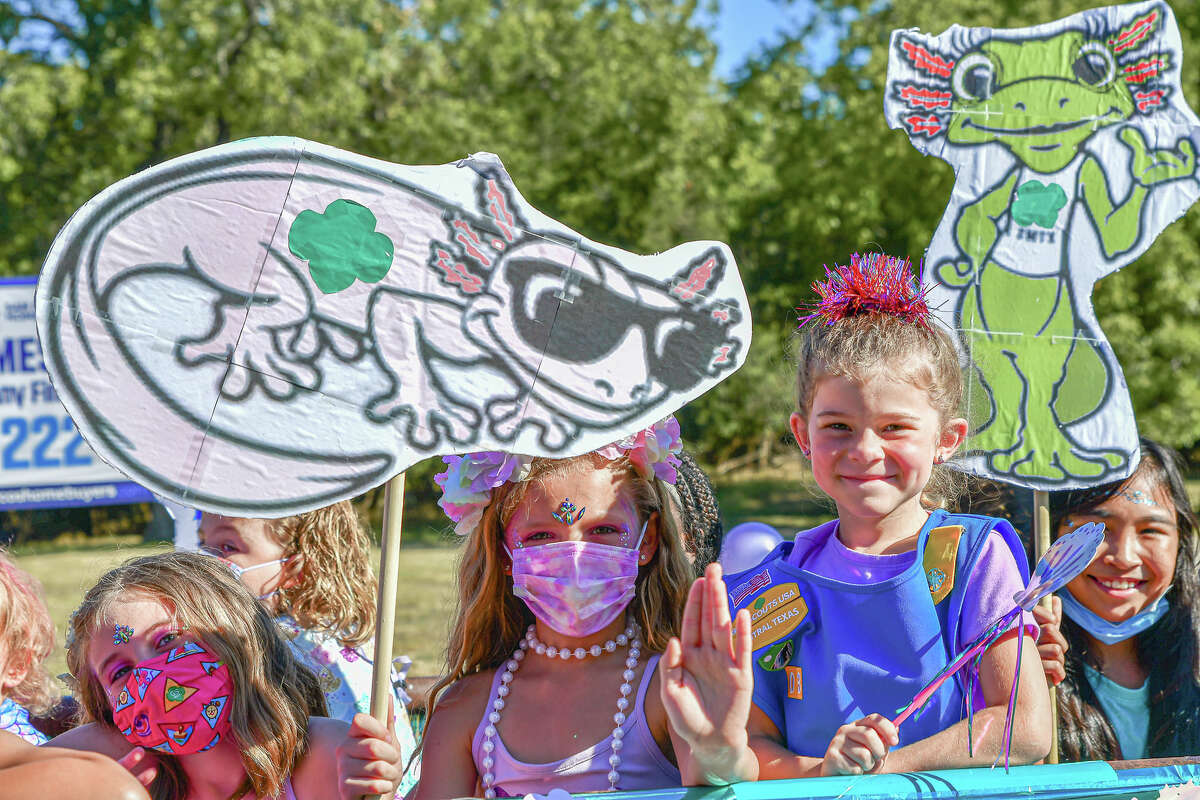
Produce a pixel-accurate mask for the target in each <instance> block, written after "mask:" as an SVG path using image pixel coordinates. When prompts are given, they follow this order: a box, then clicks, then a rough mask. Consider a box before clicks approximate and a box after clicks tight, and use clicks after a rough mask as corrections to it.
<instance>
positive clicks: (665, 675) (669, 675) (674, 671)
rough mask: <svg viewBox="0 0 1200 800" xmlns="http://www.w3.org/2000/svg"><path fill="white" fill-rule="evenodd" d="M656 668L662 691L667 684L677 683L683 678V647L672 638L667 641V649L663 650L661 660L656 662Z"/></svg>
mask: <svg viewBox="0 0 1200 800" xmlns="http://www.w3.org/2000/svg"><path fill="white" fill-rule="evenodd" d="M658 668H659V670H660V672H661V674H662V686H663V688H664V689H665V688H666V687H667V685H668V684H670V685H674V684H676V683H678V682H679V681H680V679H681V678H682V677H683V676H682V672H683V647H682V646H680V644H679V640H678V639H676V638H675V637H674V636H672V637H671V638H670V639H668V640H667V647H666V649H665V650H663V654H662V658H660V659H659V660H658Z"/></svg>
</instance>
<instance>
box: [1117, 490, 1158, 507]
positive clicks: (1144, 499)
mask: <svg viewBox="0 0 1200 800" xmlns="http://www.w3.org/2000/svg"><path fill="white" fill-rule="evenodd" d="M1119 494H1120V495H1121V497H1124V498H1125V499H1126V500H1128V501H1129V502H1131V503H1134V504H1135V505H1139V506H1157V505H1158V503H1156V502H1154V498H1153V497H1151V496H1150V495H1148V494H1146V493H1145V492H1143V491H1142V490H1141V489H1134V490H1133V491H1132V492H1131V491H1129V490H1128V489H1122V490H1121V491H1120V492H1119Z"/></svg>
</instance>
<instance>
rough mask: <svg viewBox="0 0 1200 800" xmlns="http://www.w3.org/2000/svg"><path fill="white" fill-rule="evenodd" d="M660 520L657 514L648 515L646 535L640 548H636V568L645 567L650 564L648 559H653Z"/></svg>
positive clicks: (656, 549)
mask: <svg viewBox="0 0 1200 800" xmlns="http://www.w3.org/2000/svg"><path fill="white" fill-rule="evenodd" d="M660 519H661V518H660V517H659V515H658V512H657V511H655V512H653V513H652V514H650V519H649V521H647V522H646V533H645V535H644V536H642V544H641V547H639V548H638V566H645V565H646V564H649V563H650V559H652V558H654V554H655V553H656V552H657V551H658V523H659V520H660Z"/></svg>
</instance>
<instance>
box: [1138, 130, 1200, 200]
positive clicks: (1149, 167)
mask: <svg viewBox="0 0 1200 800" xmlns="http://www.w3.org/2000/svg"><path fill="white" fill-rule="evenodd" d="M1120 136H1121V141H1122V142H1124V143H1125V145H1126V146H1127V147H1128V148H1129V149H1130V150H1132V151H1133V161H1132V162H1130V164H1129V170H1130V172H1131V173H1132V175H1133V179H1134V180H1135V181H1137V182H1138V183H1140V184H1141V185H1142V186H1154V185H1156V184H1159V183H1166V182H1167V181H1173V180H1177V179H1179V178H1189V177H1191V176H1192V175H1194V174H1195V172H1196V149H1195V147H1194V146H1193V145H1192V141H1191V140H1190V139H1188V138H1187V137H1186V136H1184V137H1180V139H1179V141H1177V142H1176V143H1175V147H1173V148H1164V149H1162V150H1151V149H1150V147H1149V145H1147V144H1146V137H1145V136H1144V135H1143V134H1142V132H1141V131H1140V130H1138V129H1137V128H1135V127H1133V126H1132V125H1128V126H1126V127H1124V128H1122V129H1121V134H1120Z"/></svg>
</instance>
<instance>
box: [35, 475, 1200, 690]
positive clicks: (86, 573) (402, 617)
mask: <svg viewBox="0 0 1200 800" xmlns="http://www.w3.org/2000/svg"><path fill="white" fill-rule="evenodd" d="M715 484H716V489H717V496H718V500H719V502H720V506H721V514H722V516H723V518H724V519H725V524H726V526H727V527H730V526H732V525H735V524H736V523H738V522H744V521H746V520H758V521H760V522H766V523H768V524H770V525H774V526H775V527H776V528H778V529H779V530H780V531H781V532H782V533H783V534H784V535H785V536H788V535H790V534H791V533H792V532H794V531H796V530H802V529H804V528H809V527H812V526H813V525H816V524H818V523H819V522H822V521H824V520H826V519H829V518H830V517H831V516H833V514H834V510H833V506H832V504H831V503H830V501H829V500H828V499H827V498H826V497H825V496H824V495H822V494H821V493H820V491H819V490H818V489H817V488H816V487H815V486H814V485H813V483H812V479H811V476H810V475H809V474H808V471H807V468H806V467H803V466H801V464H800V463H798V464H797V465H796V467H795V469H792V470H775V471H771V472H765V473H758V472H745V473H741V474H739V475H737V476H732V477H725V478H719V479H717V480H716V481H715ZM1188 490H1189V493H1190V494H1191V495H1192V497H1193V500H1200V480H1193V481H1188ZM418 519H419V521H418V522H417V526H419V527H421V528H423V530H421V531H420V534H422V535H417V536H412V537H406V541H407V542H409V543H410V546H408V547H405V548H403V549H402V550H401V552H400V579H399V584H398V587H397V595H398V602H397V606H396V625H395V651H396V654H397V655H399V654H401V653H407V654H408V655H409V656H411V657H412V659H413V662H414V663H413V671H412V674H413V675H432V674H436V673H438V672H440V671H441V667H442V650H443V648H444V647H445V642H446V638H447V636H448V634H449V630H448V626H449V625H450V615H451V613H452V610H453V604H454V573H455V558H456V555H457V551H456V549H455V548H454V547H453V542H452V537H448V536H447V535H446V534H445V530H446V526H445V524H443V523H441V522H436V521H435V520H433V519H423V518H418ZM422 523H423V524H422ZM406 527H407V526H406ZM406 532H408V531H406ZM412 532H413V533H416V531H412ZM414 539H415V540H416V541H417V544H416V545H415V546H412V544H411V543H412V542H413V540H414ZM430 543H432V546H431V544H430ZM163 547H164V546H162V545H157V546H144V545H133V544H130V543H129V541H128V540H106V541H101V542H96V541H89V542H88V543H86V544H82V545H80V544H74V545H63V544H59V545H52V544H46V543H40V544H33V545H31V546H30V547H27V548H22V549H19V550H17V551H16V552H15V553H14V555H15V556H16V558H17V561H18V563H19V564H20V566H22V567H23V568H24V569H27V570H28V571H29V572H31V573H32V574H33V575H34V576H36V577H37V578H38V579H39V580H40V581H41V582H42V584H43V585H44V586H45V589H46V603H47V605H48V606H49V609H50V616H51V618H52V619H53V620H54V622H55V630H56V631H57V634H58V637H59V644H60V646H59V648H58V649H57V650H56V651H55V652H54V654H53V655H52V656H51V658H50V660H49V663H48V664H47V667H48V669H49V670H50V674H52V675H57V674H59V673H61V672H64V671H65V670H66V661H65V657H64V654H63V651H62V648H61V643H62V638H63V635H64V632H65V631H66V623H67V618H68V617H69V616H70V614H71V612H72V611H73V610H74V609H75V606H77V605H78V604H79V601H80V599H81V598H82V597H83V593H84V592H85V591H86V590H87V589H88V588H89V587H91V586H92V584H94V583H95V581H96V579H97V578H98V577H99V576H100V574H101V573H103V572H104V571H105V570H107V569H109V568H111V567H113V566H115V565H116V564H119V563H120V562H121V561H124V560H125V559H126V558H129V557H132V556H136V555H143V554H146V553H152V552H155V551H156V550H160V549H163ZM374 558H375V559H376V563H377V562H378V552H376V553H375V555H374Z"/></svg>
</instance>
